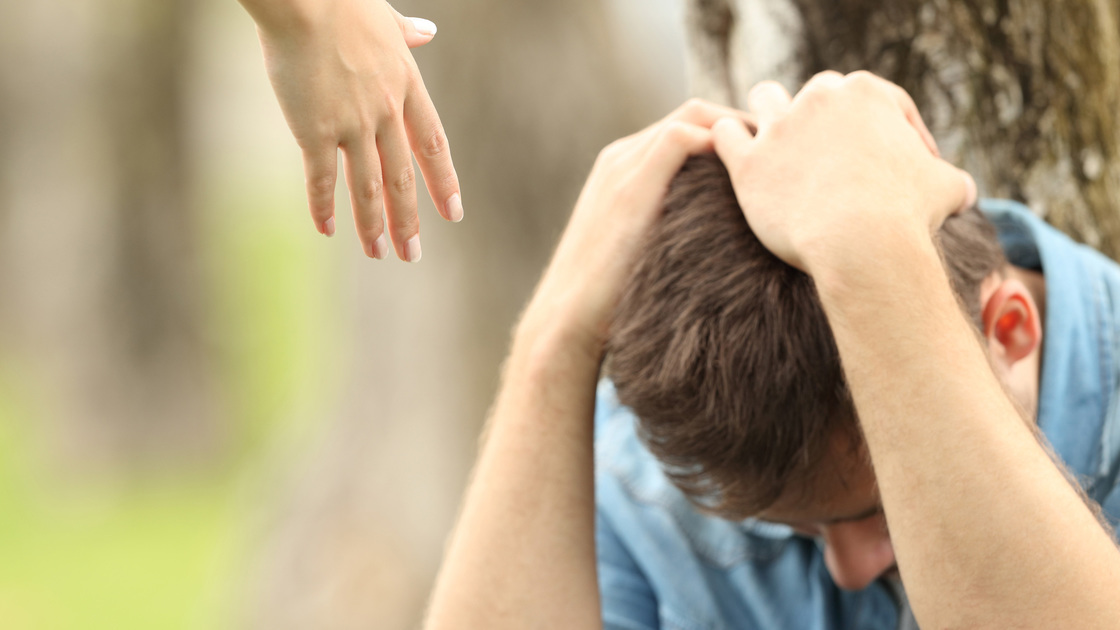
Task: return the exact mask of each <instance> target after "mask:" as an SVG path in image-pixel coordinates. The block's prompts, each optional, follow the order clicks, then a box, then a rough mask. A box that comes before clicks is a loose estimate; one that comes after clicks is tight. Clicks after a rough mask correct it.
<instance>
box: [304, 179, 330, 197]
mask: <svg viewBox="0 0 1120 630" xmlns="http://www.w3.org/2000/svg"><path fill="white" fill-rule="evenodd" d="M334 184H335V176H334V175H317V176H314V177H309V178H307V191H308V192H309V193H311V196H312V197H314V198H315V199H318V200H321V199H322V198H323V197H327V196H330V195H333V194H334Z"/></svg>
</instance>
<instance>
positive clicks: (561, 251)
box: [522, 99, 751, 343]
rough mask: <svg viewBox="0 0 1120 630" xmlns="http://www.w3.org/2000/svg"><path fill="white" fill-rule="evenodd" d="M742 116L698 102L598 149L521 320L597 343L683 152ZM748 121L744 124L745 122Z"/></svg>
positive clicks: (705, 146) (702, 145) (706, 148)
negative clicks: (564, 325) (561, 324)
mask: <svg viewBox="0 0 1120 630" xmlns="http://www.w3.org/2000/svg"><path fill="white" fill-rule="evenodd" d="M725 117H733V118H736V119H737V120H740V121H748V118H749V115H748V114H746V113H744V112H741V111H738V110H734V109H730V108H727V107H722V106H719V105H715V104H712V103H708V102H705V101H701V100H698V99H694V100H690V101H688V102H686V103H685V104H684V105H682V106H681V107H679V108H678V109H677V110H676V111H674V112H673V113H671V114H669V115H668V116H667V117H665V118H664V119H662V120H661V121H659V122H657V123H655V124H653V125H651V126H649V127H647V128H646V129H644V130H642V131H640V132H638V133H636V134H634V135H631V136H628V137H626V138H622V139H621V140H616V141H615V142H613V143H611V144H610V145H609V146H607V147H606V148H605V149H603V150H602V152H600V153H599V157H598V159H597V160H596V161H595V166H594V167H593V168H592V169H591V174H590V175H589V176H588V178H587V183H586V184H585V185H584V188H583V192H582V193H580V196H579V200H578V201H577V202H576V207H575V210H574V211H573V212H572V218H571V220H570V221H569V222H568V227H567V229H566V230H565V232H564V235H563V237H562V238H561V240H560V244H559V246H558V247H557V250H556V254H555V255H554V256H553V259H552V262H551V263H550V264H549V267H548V270H547V271H546V272H545V274H544V277H543V279H542V280H541V284H540V286H539V287H538V289H537V293H536V295H535V296H534V298H533V301H532V302H531V303H530V305H529V308H528V309H527V311H526V315H525V317H524V318H523V324H522V325H523V326H524V325H532V324H533V322H538V321H540V322H556V321H557V320H558V318H559V319H561V320H562V321H565V322H571V323H574V324H575V325H577V326H578V327H579V329H580V331H582V333H583V334H584V335H585V337H586V338H588V339H589V340H591V341H592V343H600V342H601V341H602V340H603V339H604V338H605V334H606V329H607V325H608V322H609V318H610V316H611V314H612V312H613V311H614V307H615V305H616V304H617V302H618V299H619V295H620V292H621V288H622V285H623V283H624V282H625V281H626V279H627V277H628V275H629V274H630V272H631V269H632V268H633V266H634V261H635V259H636V258H637V251H638V248H639V247H640V246H641V244H642V242H643V240H644V239H645V236H646V232H647V231H648V228H649V226H650V224H651V223H652V222H653V221H654V220H655V219H656V217H657V212H658V210H659V209H660V208H661V204H662V202H663V200H664V197H665V193H666V192H667V191H668V188H669V183H670V181H671V180H672V179H673V177H674V176H675V175H676V174H677V171H679V170H680V168H681V166H682V165H683V164H684V162H685V160H686V159H687V158H688V156H690V155H695V154H699V153H707V152H711V151H712V150H713V145H712V133H711V126H712V125H713V124H714V123H715V122H716V121H718V120H720V119H722V118H725ZM748 124H751V123H749V121H748Z"/></svg>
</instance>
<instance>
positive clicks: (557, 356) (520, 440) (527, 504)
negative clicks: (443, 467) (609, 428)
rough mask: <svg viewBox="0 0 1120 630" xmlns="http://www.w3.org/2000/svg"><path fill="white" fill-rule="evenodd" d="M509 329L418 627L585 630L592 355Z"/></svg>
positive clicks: (559, 334) (581, 341)
mask: <svg viewBox="0 0 1120 630" xmlns="http://www.w3.org/2000/svg"><path fill="white" fill-rule="evenodd" d="M549 319H550V320H551V321H546V318H544V317H540V318H538V317H535V316H534V315H532V313H530V314H529V315H528V316H527V317H526V320H525V321H524V322H523V323H522V325H521V326H520V327H519V330H518V332H517V334H516V337H515V340H514V343H513V350H512V352H511V354H510V357H509V359H508V360H507V363H506V365H505V368H504V377H503V382H502V387H501V391H500V393H499V395H498V399H497V402H496V404H495V407H494V410H493V413H492V416H491V417H490V419H489V423H488V426H487V431H486V436H485V440H484V444H483V447H482V453H481V455H480V457H479V461H478V464H477V467H476V469H475V471H474V474H473V478H472V480H471V484H470V488H469V490H468V493H467V497H466V500H465V503H464V507H463V512H462V514H461V516H460V520H459V523H458V524H457V526H456V532H455V535H454V537H453V538H452V540H451V542H450V545H449V547H448V551H447V556H446V559H445V561H444V567H443V569H442V571H441V573H440V577H439V580H438V583H437V585H436V590H435V592H434V595H433V599H432V604H431V610H430V612H429V618H428V620H427V623H426V627H427V628H440V629H443V628H492V629H496V630H500V629H502V628H511V629H513V628H516V629H522V628H545V627H555V628H593V627H596V626H598V625H599V623H600V622H599V595H598V587H597V583H596V573H595V533H594V509H595V506H594V470H593V468H594V466H593V463H594V462H593V450H592V434H593V430H594V426H593V415H594V405H595V384H596V380H597V378H598V374H599V362H600V359H601V352H602V351H601V347H600V346H599V345H598V343H597V342H596V341H591V340H588V339H586V338H585V337H583V336H580V335H571V334H569V332H570V331H569V330H568V329H566V327H565V325H564V324H563V323H562V322H561V321H560V320H562V319H563V318H562V317H553V318H549Z"/></svg>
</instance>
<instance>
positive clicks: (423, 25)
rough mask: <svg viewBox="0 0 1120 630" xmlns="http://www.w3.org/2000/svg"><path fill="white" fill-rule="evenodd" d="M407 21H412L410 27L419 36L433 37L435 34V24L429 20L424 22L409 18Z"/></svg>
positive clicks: (421, 19)
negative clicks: (414, 29)
mask: <svg viewBox="0 0 1120 630" xmlns="http://www.w3.org/2000/svg"><path fill="white" fill-rule="evenodd" d="M408 19H410V20H412V25H413V26H415V27H416V32H417V33H420V34H421V35H435V34H436V23H435V22H433V21H431V20H425V19H424V18H417V17H410V18H408Z"/></svg>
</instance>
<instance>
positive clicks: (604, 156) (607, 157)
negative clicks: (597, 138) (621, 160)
mask: <svg viewBox="0 0 1120 630" xmlns="http://www.w3.org/2000/svg"><path fill="white" fill-rule="evenodd" d="M621 152H622V141H621V140H615V141H614V142H612V143H610V144H608V145H607V146H605V147H603V150H602V151H599V157H597V158H596V159H595V162H596V163H597V164H608V163H610V162H613V161H614V160H615V158H616V157H617V156H618V154H619V153H621Z"/></svg>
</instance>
